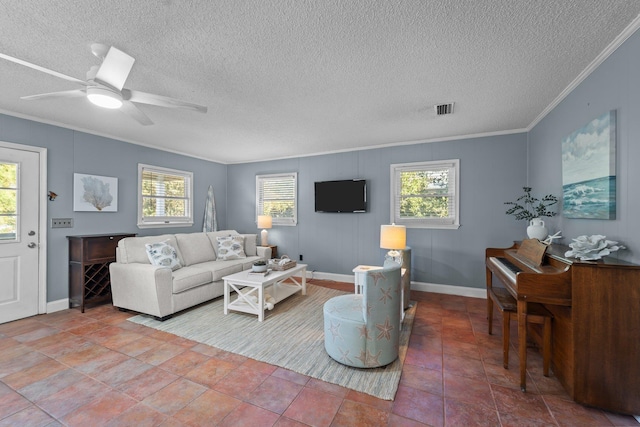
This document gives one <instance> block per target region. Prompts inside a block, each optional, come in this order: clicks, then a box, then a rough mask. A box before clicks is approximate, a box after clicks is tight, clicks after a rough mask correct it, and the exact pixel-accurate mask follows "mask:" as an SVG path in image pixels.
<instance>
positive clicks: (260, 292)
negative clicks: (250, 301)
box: [258, 286, 264, 322]
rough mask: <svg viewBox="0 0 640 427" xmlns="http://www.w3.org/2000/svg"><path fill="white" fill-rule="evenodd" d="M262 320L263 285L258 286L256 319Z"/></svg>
mask: <svg viewBox="0 0 640 427" xmlns="http://www.w3.org/2000/svg"><path fill="white" fill-rule="evenodd" d="M263 320H264V286H260V287H258V321H259V322H262V321H263Z"/></svg>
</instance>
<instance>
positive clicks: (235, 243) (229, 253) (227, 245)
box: [218, 236, 247, 261]
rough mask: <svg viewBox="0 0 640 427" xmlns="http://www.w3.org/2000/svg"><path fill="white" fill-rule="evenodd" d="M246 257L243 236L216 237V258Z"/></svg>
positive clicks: (226, 259)
mask: <svg viewBox="0 0 640 427" xmlns="http://www.w3.org/2000/svg"><path fill="white" fill-rule="evenodd" d="M246 257H247V255H246V254H245V253H244V237H242V236H227V237H218V259H221V260H224V261H228V260H230V259H240V258H246Z"/></svg>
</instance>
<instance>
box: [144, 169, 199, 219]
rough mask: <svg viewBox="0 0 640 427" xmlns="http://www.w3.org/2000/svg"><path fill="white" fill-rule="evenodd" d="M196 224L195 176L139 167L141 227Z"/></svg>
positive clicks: (189, 173) (176, 171)
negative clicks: (194, 220) (194, 215)
mask: <svg viewBox="0 0 640 427" xmlns="http://www.w3.org/2000/svg"><path fill="white" fill-rule="evenodd" d="M191 225H193V173H192V172H185V171H180V170H175V169H168V168H163V167H159V166H150V165H144V164H138V227H141V228H142V227H169V226H172V227H176V226H191Z"/></svg>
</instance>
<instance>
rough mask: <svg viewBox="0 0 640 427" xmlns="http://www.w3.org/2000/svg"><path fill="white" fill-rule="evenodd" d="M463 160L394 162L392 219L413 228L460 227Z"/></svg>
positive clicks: (392, 168) (392, 166)
mask: <svg viewBox="0 0 640 427" xmlns="http://www.w3.org/2000/svg"><path fill="white" fill-rule="evenodd" d="M459 169H460V160H458V159H455V160H439V161H432V162H419V163H403V164H395V165H391V221H392V222H394V223H396V224H402V225H405V226H407V227H414V228H458V227H460V217H459V210H460V202H459V200H460V198H459V193H460V191H459V188H460V179H459V176H460V170H459Z"/></svg>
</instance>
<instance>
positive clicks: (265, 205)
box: [256, 172, 298, 225]
mask: <svg viewBox="0 0 640 427" xmlns="http://www.w3.org/2000/svg"><path fill="white" fill-rule="evenodd" d="M297 186H298V174H297V173H296V172H291V173H283V174H272V175H256V221H257V220H258V215H271V218H272V222H273V225H296V224H297V223H298V191H297Z"/></svg>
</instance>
